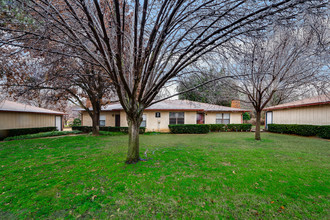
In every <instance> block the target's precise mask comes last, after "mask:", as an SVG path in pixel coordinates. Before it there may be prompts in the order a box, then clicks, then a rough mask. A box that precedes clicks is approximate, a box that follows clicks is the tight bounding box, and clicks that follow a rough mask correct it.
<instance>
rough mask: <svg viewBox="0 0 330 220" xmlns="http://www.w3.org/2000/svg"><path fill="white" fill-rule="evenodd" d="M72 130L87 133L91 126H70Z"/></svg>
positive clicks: (90, 130)
mask: <svg viewBox="0 0 330 220" xmlns="http://www.w3.org/2000/svg"><path fill="white" fill-rule="evenodd" d="M72 130H73V131H76V130H78V131H82V132H84V133H89V132H92V130H93V129H92V127H91V126H72Z"/></svg>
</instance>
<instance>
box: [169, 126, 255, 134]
mask: <svg viewBox="0 0 330 220" xmlns="http://www.w3.org/2000/svg"><path fill="white" fill-rule="evenodd" d="M168 127H169V129H170V131H171V133H173V134H206V133H208V132H209V131H211V132H219V131H236V132H238V131H250V130H251V128H252V124H227V125H225V124H185V125H169V126H168Z"/></svg>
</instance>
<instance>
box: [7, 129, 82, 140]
mask: <svg viewBox="0 0 330 220" xmlns="http://www.w3.org/2000/svg"><path fill="white" fill-rule="evenodd" d="M79 133H81V131H49V132H40V133H36V134H25V135H19V136H14V137H7V138H5V139H4V141H12V140H25V139H33V138H42V137H53V136H61V135H68V134H79Z"/></svg>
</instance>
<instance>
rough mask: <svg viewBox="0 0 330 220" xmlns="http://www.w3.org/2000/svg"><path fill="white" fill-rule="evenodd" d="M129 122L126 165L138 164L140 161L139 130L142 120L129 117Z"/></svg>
mask: <svg viewBox="0 0 330 220" xmlns="http://www.w3.org/2000/svg"><path fill="white" fill-rule="evenodd" d="M127 122H128V137H129V138H128V152H127V158H126V163H128V164H131V163H137V162H138V161H139V160H140V154H139V152H140V148H139V130H140V123H141V120H140V118H139V117H138V116H137V117H135V118H130V117H127Z"/></svg>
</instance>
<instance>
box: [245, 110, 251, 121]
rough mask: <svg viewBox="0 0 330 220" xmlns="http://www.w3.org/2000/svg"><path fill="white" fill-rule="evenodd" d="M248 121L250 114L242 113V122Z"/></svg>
mask: <svg viewBox="0 0 330 220" xmlns="http://www.w3.org/2000/svg"><path fill="white" fill-rule="evenodd" d="M250 119H251V116H250V114H249V113H248V112H244V113H243V120H244V121H248V120H250Z"/></svg>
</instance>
